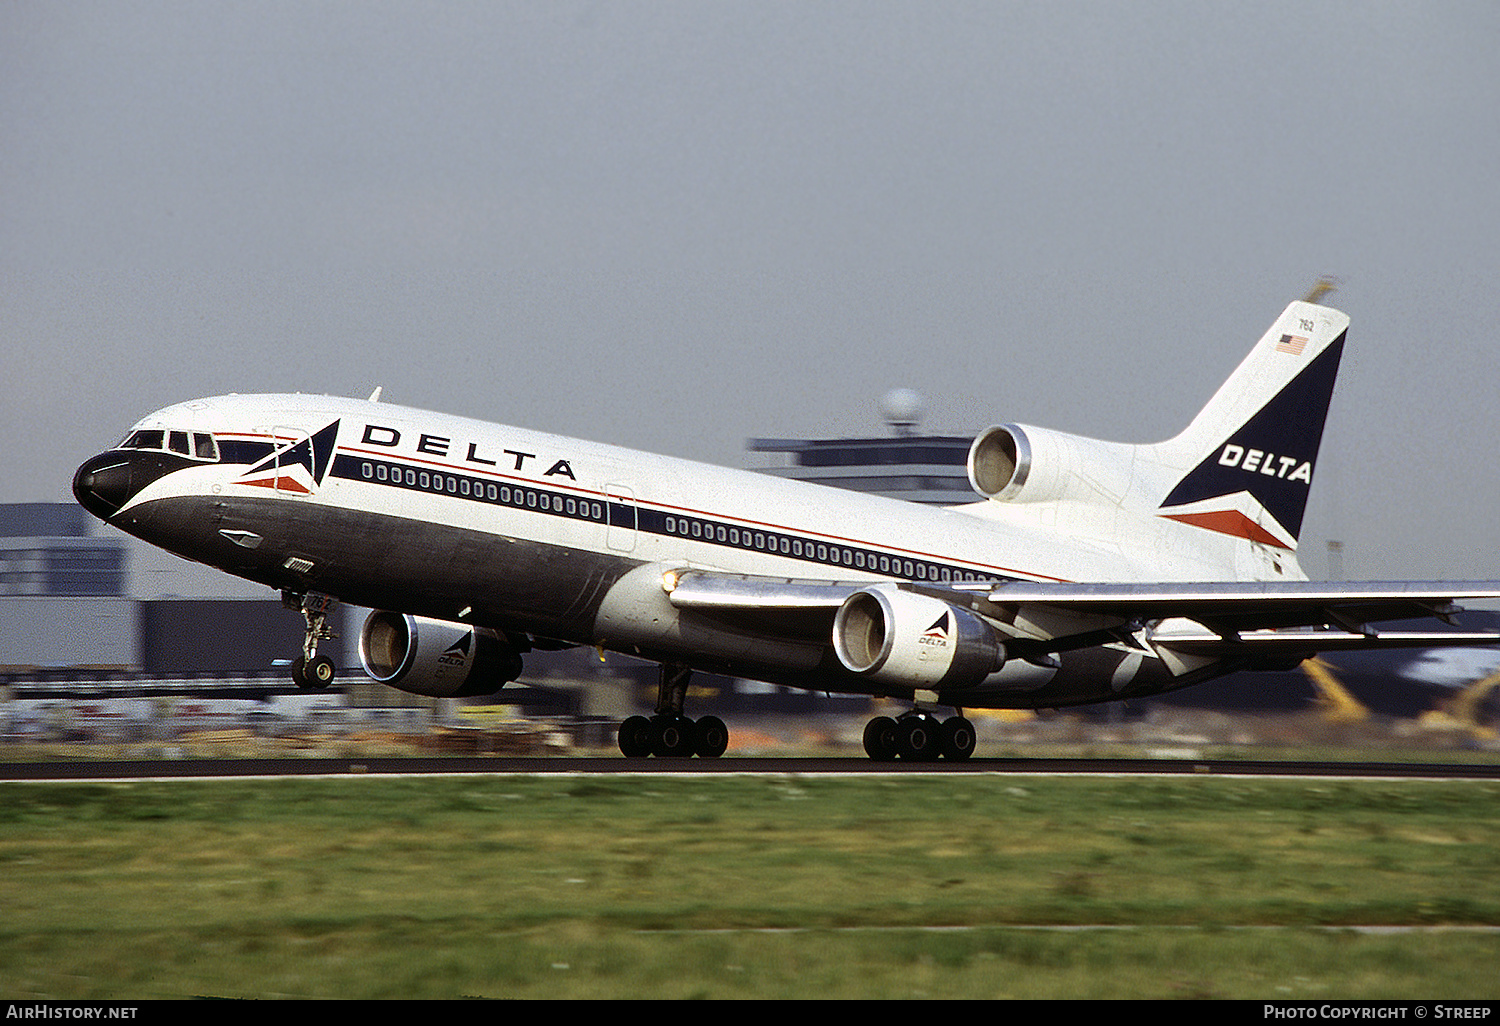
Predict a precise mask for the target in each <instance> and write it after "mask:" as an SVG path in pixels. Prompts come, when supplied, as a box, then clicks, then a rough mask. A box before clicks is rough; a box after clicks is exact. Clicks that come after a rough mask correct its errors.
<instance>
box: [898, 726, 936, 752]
mask: <svg viewBox="0 0 1500 1026" xmlns="http://www.w3.org/2000/svg"><path fill="white" fill-rule="evenodd" d="M934 726H935V724H934V723H933V721H932V719H931V718H929V717H927V716H903V717H901V719H899V720H897V721H896V753H897V754H898V755H900V756H901V758H902V759H904V760H906V761H908V762H931V761H932V760H933V759H936V758H937V757H938V747H937V731H936V730H934V729H933V728H934Z"/></svg>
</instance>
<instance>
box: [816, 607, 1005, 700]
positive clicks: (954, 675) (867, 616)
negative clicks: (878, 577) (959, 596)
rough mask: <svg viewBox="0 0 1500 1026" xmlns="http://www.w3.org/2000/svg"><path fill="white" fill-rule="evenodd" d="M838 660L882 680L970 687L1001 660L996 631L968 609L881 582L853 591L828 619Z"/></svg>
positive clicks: (929, 686)
mask: <svg viewBox="0 0 1500 1026" xmlns="http://www.w3.org/2000/svg"><path fill="white" fill-rule="evenodd" d="M833 650H834V652H835V653H837V655H838V657H839V662H841V663H843V664H844V666H845V667H846V668H847V669H849V670H851V671H853V672H854V673H858V674H862V675H864V676H867V677H870V678H872V679H874V680H877V681H880V682H881V683H883V684H892V685H899V686H901V687H911V688H922V689H925V690H933V691H943V690H949V689H961V688H969V687H973V686H974V685H976V684H978V683H979V682H980V681H982V680H984V679H985V678H986V677H988V676H989V675H990V674H992V673H994V672H995V671H996V670H998V669H1000V668H1001V667H1002V666H1004V665H1005V649H1004V648H1003V647H1002V646H1001V644H1000V639H999V638H998V637H997V636H996V634H995V631H994V630H993V629H991V628H990V626H989V625H988V624H986V623H985V622H984V621H983V620H981V619H980V618H979V617H977V616H975V615H974V614H973V613H970V612H969V611H968V610H965V609H959V608H958V607H956V606H952V605H949V604H948V603H946V602H943V601H941V600H940V599H935V598H929V597H927V596H925V595H916V594H913V593H912V592H909V591H902V590H900V589H899V588H895V587H889V586H885V585H876V586H874V587H870V588H866V589H864V590H863V591H857V592H855V593H854V594H853V595H850V596H849V597H848V598H847V599H845V600H844V604H843V605H842V606H840V607H839V611H838V615H837V616H835V617H834V620H833Z"/></svg>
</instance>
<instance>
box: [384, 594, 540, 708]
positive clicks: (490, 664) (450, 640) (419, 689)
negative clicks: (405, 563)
mask: <svg viewBox="0 0 1500 1026" xmlns="http://www.w3.org/2000/svg"><path fill="white" fill-rule="evenodd" d="M359 661H360V662H362V663H363V664H364V667H365V672H366V673H368V674H369V675H370V676H371V677H372V678H373V679H374V680H375V681H377V682H378V683H381V684H389V685H390V686H391V687H393V688H400V689H401V690H402V691H409V692H411V693H412V694H414V695H427V696H429V697H432V698H461V697H465V696H468V695H492V694H494V693H495V692H496V691H499V690H500V689H501V688H502V687H504V686H505V685H506V683H508V682H509V681H513V680H515V679H516V678H517V677H519V676H520V675H521V656H520V653H518V652H517V651H516V650H515V649H514V648H512V647H511V646H510V645H508V644H507V643H506V642H505V639H503V638H501V637H500V636H499V635H498V634H496V633H495V632H494V631H489V630H485V629H484V628H482V627H471V626H469V625H468V624H466V623H449V622H448V621H446V620H432V619H429V618H427V617H425V616H409V615H406V614H403V613H390V612H386V611H384V610H379V609H377V610H376V611H375V612H373V613H371V614H370V615H369V617H368V618H367V619H366V620H365V626H364V629H363V630H361V631H360V633H359Z"/></svg>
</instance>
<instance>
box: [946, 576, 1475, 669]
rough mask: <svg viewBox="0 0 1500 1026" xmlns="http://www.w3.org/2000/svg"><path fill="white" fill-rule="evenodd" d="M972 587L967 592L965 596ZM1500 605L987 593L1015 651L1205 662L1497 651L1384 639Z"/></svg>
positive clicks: (1398, 587) (1303, 584) (1007, 588)
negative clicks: (1108, 649) (1109, 649)
mask: <svg viewBox="0 0 1500 1026" xmlns="http://www.w3.org/2000/svg"><path fill="white" fill-rule="evenodd" d="M962 589H963V586H960V590H962ZM1497 598H1500V582H1493V581H1491V582H1480V583H1467V584H1455V583H1443V582H1430V583H1423V582H1411V581H1397V582H1361V583H1359V584H1351V585H1339V584H1330V583H1327V582H1312V581H1299V582H1287V583H1268V582H1240V583H1218V582H1215V583H1205V584H1048V583H1041V584H1032V583H1027V582H1007V583H1005V584H999V585H995V586H990V587H987V588H985V589H984V595H983V598H982V599H981V601H980V602H979V605H978V609H979V611H980V612H981V613H983V614H985V615H987V616H989V617H991V618H994V619H996V620H998V621H1000V622H1008V623H1009V624H1011V625H1012V627H1013V628H1014V629H1015V631H1016V634H1017V637H1016V640H1015V641H1014V642H1012V643H1011V645H1010V646H1009V647H1010V648H1011V650H1012V652H1013V653H1014V654H1016V655H1020V656H1023V657H1029V656H1032V655H1034V654H1041V655H1045V654H1047V653H1050V652H1057V651H1064V650H1067V649H1071V648H1076V647H1080V645H1087V644H1097V643H1098V641H1096V640H1092V639H1094V638H1097V637H1098V636H1099V635H1100V634H1101V633H1106V634H1109V633H1112V634H1114V635H1116V636H1120V635H1121V634H1129V635H1131V636H1133V637H1136V638H1138V639H1139V640H1140V641H1143V642H1145V643H1146V644H1147V645H1149V646H1150V647H1152V648H1160V647H1163V646H1165V647H1170V648H1174V649H1178V650H1181V651H1191V652H1193V653H1194V654H1195V655H1204V656H1207V655H1212V656H1217V657H1226V656H1233V655H1293V654H1302V653H1305V654H1308V655H1311V654H1313V653H1315V652H1322V651H1331V650H1335V649H1353V648H1363V649H1372V648H1411V647H1422V646H1426V645H1434V644H1443V645H1465V644H1493V643H1497V642H1500V634H1495V633H1474V632H1456V631H1416V632H1414V631H1385V632H1382V631H1378V630H1376V629H1375V628H1373V627H1372V626H1371V624H1374V623H1380V622H1384V621H1391V620H1413V619H1423V618H1429V617H1436V618H1438V619H1441V620H1443V621H1444V622H1446V623H1448V624H1450V625H1456V620H1455V617H1456V616H1457V615H1458V614H1459V613H1461V612H1463V607H1462V606H1460V605H1459V603H1460V602H1472V601H1493V600H1495V599H1497Z"/></svg>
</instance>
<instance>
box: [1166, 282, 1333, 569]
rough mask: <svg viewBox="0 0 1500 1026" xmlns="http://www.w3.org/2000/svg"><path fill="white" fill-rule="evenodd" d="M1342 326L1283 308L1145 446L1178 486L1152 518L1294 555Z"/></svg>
mask: <svg viewBox="0 0 1500 1026" xmlns="http://www.w3.org/2000/svg"><path fill="white" fill-rule="evenodd" d="M1348 326H1349V318H1348V316H1347V315H1345V314H1343V313H1341V312H1340V311H1338V310H1334V309H1332V308H1330V307H1326V306H1318V305H1315V304H1313V303H1308V302H1296V303H1292V304H1291V305H1290V306H1288V307H1287V308H1286V310H1285V312H1283V313H1282V315H1281V316H1280V317H1279V318H1278V319H1277V321H1276V323H1275V324H1273V325H1272V326H1271V329H1270V330H1269V331H1268V332H1266V334H1265V335H1264V336H1263V337H1262V338H1261V340H1260V342H1259V343H1258V344H1257V345H1256V346H1255V348H1254V349H1253V350H1251V352H1250V355H1249V356H1247V357H1246V358H1245V360H1244V362H1243V363H1241V364H1240V366H1239V367H1238V368H1237V369H1236V370H1235V372H1234V373H1233V374H1231V375H1230V377H1229V380H1228V381H1226V382H1225V383H1224V384H1223V386H1222V387H1220V389H1219V390H1218V392H1216V393H1215V394H1214V397H1213V398H1212V399H1210V400H1209V402H1208V405H1207V406H1205V407H1204V408H1203V410H1202V411H1201V412H1200V413H1199V414H1198V416H1197V417H1195V418H1194V419H1193V422H1192V423H1191V424H1190V425H1188V427H1187V429H1186V430H1185V431H1183V432H1182V433H1181V434H1180V435H1178V436H1177V437H1176V438H1173V439H1171V440H1170V441H1166V442H1161V443H1159V444H1158V445H1154V446H1148V447H1146V448H1149V449H1150V450H1151V451H1152V457H1153V461H1154V462H1157V463H1158V464H1159V465H1164V466H1165V467H1167V468H1169V469H1170V471H1171V472H1172V475H1174V476H1173V478H1172V479H1173V480H1175V484H1173V485H1172V487H1171V488H1170V490H1169V491H1168V493H1167V494H1166V497H1165V498H1164V499H1163V500H1162V501H1161V504H1160V506H1159V508H1158V509H1157V510H1156V514H1157V515H1158V516H1161V517H1166V518H1168V519H1171V520H1176V521H1179V522H1181V523H1185V524H1189V525H1191V526H1194V527H1199V528H1203V529H1205V530H1208V531H1216V532H1219V533H1221V534H1226V535H1231V536H1234V537H1238V538H1244V539H1247V540H1249V541H1252V542H1258V543H1261V544H1264V545H1268V546H1272V547H1276V548H1281V549H1286V550H1289V551H1295V550H1296V548H1297V539H1298V536H1299V535H1300V534H1301V531H1302V518H1303V514H1304V513H1305V512H1306V509H1307V496H1308V490H1309V487H1310V486H1311V484H1312V478H1313V469H1314V467H1315V466H1316V463H1317V458H1318V448H1319V445H1320V443H1321V442H1322V438H1323V426H1324V422H1325V421H1326V419H1327V416H1328V404H1329V401H1330V400H1331V398H1332V396H1333V386H1334V381H1335V379H1336V378H1337V376H1338V369H1339V359H1340V357H1341V356H1342V355H1343V350H1344V337H1345V334H1346V332H1347V330H1348ZM1178 471H1180V474H1178V473H1177V472H1178Z"/></svg>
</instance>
